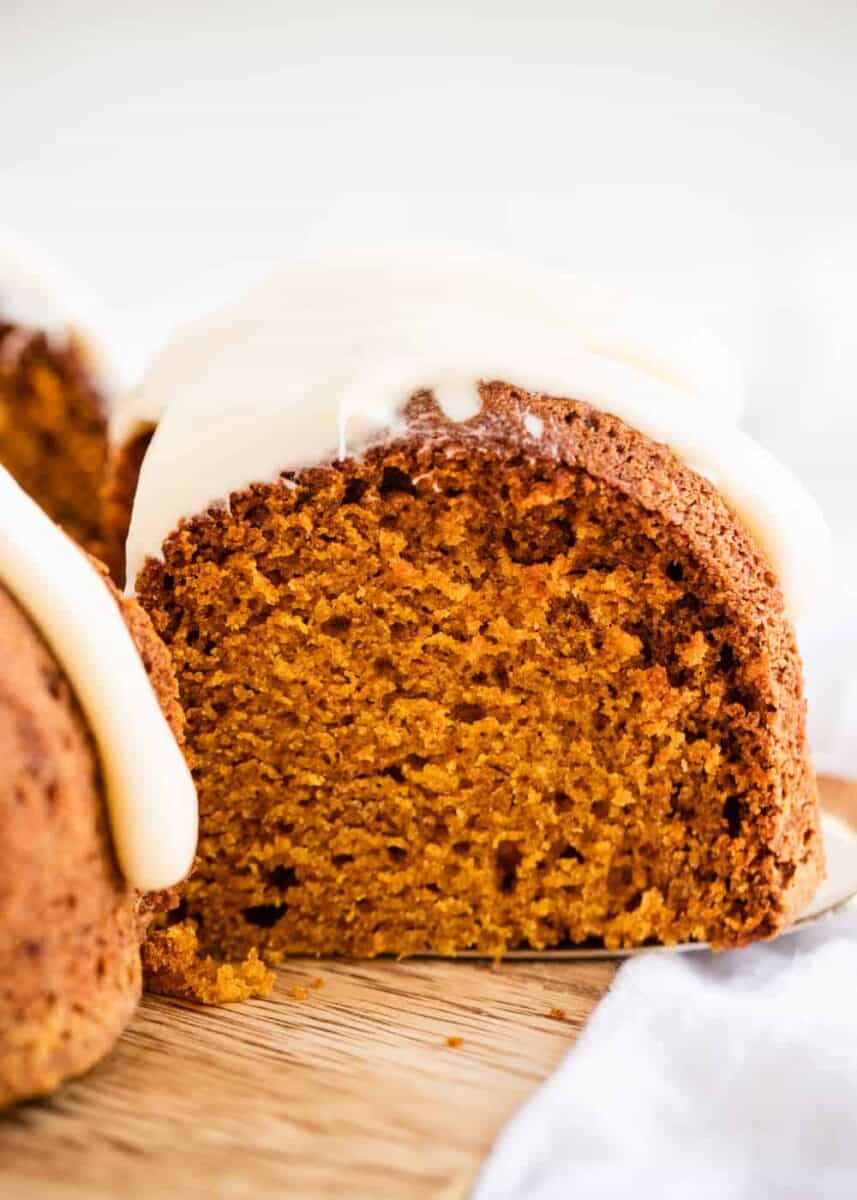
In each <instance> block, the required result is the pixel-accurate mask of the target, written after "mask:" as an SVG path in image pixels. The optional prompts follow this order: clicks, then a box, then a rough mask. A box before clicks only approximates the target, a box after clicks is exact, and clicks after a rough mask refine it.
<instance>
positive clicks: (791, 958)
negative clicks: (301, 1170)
mask: <svg viewBox="0 0 857 1200" xmlns="http://www.w3.org/2000/svg"><path fill="white" fill-rule="evenodd" d="M802 648H803V652H804V658H805V662H806V668H807V676H808V692H809V695H810V704H811V711H812V713H813V720H811V723H810V730H811V737H812V740H813V744H814V745H816V746H818V747H819V750H820V754H819V757H821V758H822V764H821V765H823V766H824V767H826V768H827V769H830V768H835V769H836V770H837V771H838V772H839V773H844V774H849V775H851V776H852V777H857V684H855V682H854V681H855V680H857V632H855V630H854V629H852V628H844V629H839V630H834V631H833V632H832V633H831V632H829V631H825V632H821V633H813V632H812V631H804V632H803V635H802ZM572 1198H574V1200H626V1198H627V1200H650V1198H651V1200H674V1198H675V1200H679V1198H681V1200H687V1198H690V1200H745V1198H746V1200H855V1198H857V913H854V912H848V913H847V914H844V915H841V916H838V917H832V918H830V919H828V920H826V921H823V922H822V923H821V924H819V925H817V926H815V927H813V928H809V929H807V930H805V931H803V932H800V933H792V934H790V935H789V936H787V937H783V938H781V939H779V940H777V941H775V942H771V943H767V944H764V945H759V946H754V947H750V948H747V949H744V950H735V951H731V952H728V953H724V954H720V955H712V954H708V953H705V952H699V953H696V954H653V955H647V956H646V955H644V956H641V957H639V958H636V959H633V960H632V961H630V962H629V963H628V964H626V965H625V966H623V967H622V968H621V970H620V971H619V972H618V974H617V976H616V979H615V981H614V984H613V987H612V988H611V990H610V992H609V993H608V995H607V996H606V997H605V999H604V1000H603V1001H602V1002H601V1004H600V1005H599V1007H598V1009H597V1010H596V1012H595V1013H594V1015H593V1016H592V1018H591V1019H590V1021H589V1024H588V1025H587V1027H586V1029H585V1030H584V1032H583V1034H582V1036H581V1037H580V1039H579V1041H578V1042H577V1044H576V1046H575V1047H574V1048H573V1049H572V1050H571V1051H570V1052H569V1054H568V1055H567V1056H566V1058H565V1060H564V1061H563V1062H562V1064H561V1065H560V1067H559V1069H558V1070H557V1071H556V1073H555V1074H554V1076H553V1077H552V1078H551V1079H550V1080H549V1081H548V1082H547V1084H545V1085H544V1086H543V1087H542V1088H541V1089H540V1090H539V1091H538V1092H537V1093H536V1095H535V1096H534V1097H533V1098H532V1100H531V1101H530V1102H529V1103H528V1104H527V1105H526V1107H525V1108H524V1109H523V1110H522V1111H521V1112H520V1113H519V1114H518V1115H517V1116H516V1117H515V1118H514V1119H513V1120H512V1122H511V1123H510V1124H509V1125H508V1126H507V1128H506V1129H505V1130H504V1131H503V1133H502V1135H501V1136H500V1138H499V1140H498V1142H497V1144H496V1146H495V1148H494V1151H493V1153H492V1156H491V1158H490V1160H489V1161H488V1163H487V1164H486V1166H485V1167H484V1169H483V1171H482V1173H481V1175H480V1177H479V1180H478V1182H477V1185H476V1189H475V1191H474V1193H473V1197H472V1200H572Z"/></svg>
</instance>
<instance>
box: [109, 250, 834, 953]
mask: <svg viewBox="0 0 857 1200" xmlns="http://www.w3.org/2000/svg"><path fill="white" fill-rule="evenodd" d="M531 284H532V280H530V279H529V277H526V276H524V277H522V276H520V275H518V274H517V273H516V272H514V271H510V272H509V273H508V274H507V276H506V277H500V276H498V274H497V272H496V271H494V270H493V268H492V270H484V271H483V270H481V269H480V268H479V265H478V263H474V262H472V261H460V260H454V261H450V260H439V259H434V260H431V261H430V262H427V263H426V262H424V263H422V264H419V263H418V264H414V263H413V262H410V263H406V264H403V265H397V264H395V263H392V264H391V263H390V262H381V263H379V262H376V261H374V260H371V259H369V260H364V261H357V262H355V261H349V262H346V263H342V264H338V265H333V266H324V267H322V266H309V267H303V268H299V269H295V270H293V271H290V272H285V273H283V274H282V275H280V276H279V277H278V278H277V279H275V280H274V281H272V283H270V284H268V285H266V286H265V287H263V288H262V289H260V290H259V291H258V292H257V293H256V294H255V295H254V296H252V297H250V298H249V299H248V300H247V302H246V303H245V304H244V305H243V306H238V307H237V308H236V309H235V310H233V312H232V313H231V314H229V315H228V318H220V319H219V320H218V321H216V322H213V323H212V324H210V325H202V326H200V327H198V329H197V330H196V331H195V333H194V335H193V336H187V335H186V336H184V337H183V338H180V339H179V340H178V341H177V342H176V343H175V345H174V346H173V347H172V348H171V349H170V348H168V349H167V350H166V351H165V353H164V355H163V356H162V358H161V359H160V360H159V361H158V362H157V363H156V364H155V367H154V369H153V371H152V374H151V376H150V380H149V384H148V385H144V388H143V398H144V399H146V398H147V397H146V393H147V387H148V389H149V392H150V394H149V395H148V400H149V402H150V403H151V405H152V408H153V409H157V410H158V411H159V412H160V413H161V414H162V415H161V418H160V421H159V424H158V427H157V431H156V433H155V435H154V438H153V439H152V442H151V445H150V447H149V449H148V452H147V454H146V456H145V458H144V460H143V464H142V470H141V473H140V479H139V485H138V488H137V492H136V498H135V504H134V515H133V520H132V524H131V531H130V537H129V541H128V572H129V573H128V578H129V589H130V590H132V591H134V592H135V593H136V595H137V598H138V600H139V601H140V603H141V604H142V605H143V607H144V608H145V609H146V610H147V612H148V613H149V615H150V616H151V618H152V621H153V623H154V626H155V628H156V629H157V631H158V633H159V634H160V635H161V637H162V638H163V640H164V642H165V644H166V645H167V647H168V649H169V651H170V653H171V655H172V659H173V663H174V667H175V670H176V674H177V678H178V684H179V691H180V696H181V701H182V705H183V707H184V710H185V714H186V721H187V725H186V750H187V755H188V758H189V761H190V764H191V767H192V770H193V773H194V777H195V779H196V781H197V785H198V789H199V802H200V850H199V859H198V864H197V867H196V870H195V871H194V873H193V875H192V876H191V877H190V879H189V880H188V881H187V883H186V884H185V885H184V886H183V889H182V891H183V901H182V903H183V911H184V913H185V915H186V918H187V921H188V922H189V924H190V927H191V928H192V930H193V936H194V937H195V938H196V939H197V941H198V944H199V946H200V947H201V949H202V951H203V952H204V953H208V954H216V955H225V956H228V957H234V958H240V957H242V956H243V955H245V954H247V953H248V952H249V951H251V950H253V949H258V950H259V951H260V952H261V953H262V954H263V956H264V957H266V958H267V959H268V961H270V962H277V961H279V959H281V958H282V957H283V956H284V955H290V954H345V955H358V956H363V955H377V954H394V955H402V954H421V953H434V954H445V955H447V954H448V955H452V954H456V953H459V952H462V951H477V952H479V953H481V954H485V955H492V956H500V955H502V954H504V953H506V952H508V951H509V950H511V949H514V948H534V949H543V948H546V947H552V946H558V945H564V944H569V943H573V944H580V943H590V942H592V941H593V940H594V941H596V942H597V943H598V944H601V945H604V946H607V947H610V948H617V947H627V946H638V945H643V944H647V943H651V942H661V943H675V942H683V941H692V940H698V941H702V940H705V941H710V942H711V943H712V944H713V945H714V946H715V947H726V946H740V945H743V944H745V943H747V942H749V941H752V940H754V939H757V938H765V937H771V936H773V935H775V934H776V933H778V932H779V931H780V930H781V929H783V928H784V927H785V926H786V925H787V924H788V923H789V922H790V921H792V920H793V919H794V917H795V916H796V915H797V913H798V912H799V911H800V909H801V908H802V906H803V905H805V904H806V902H807V901H808V900H809V898H810V897H811V895H812V893H813V892H814V890H815V888H816V886H817V884H818V882H819V880H820V879H821V877H822V875H823V853H822V845H821V837H820V831H819V814H818V805H817V797H816V785H815V779H814V777H813V772H812V769H811V765H810V762H809V758H808V753H807V745H806V737H805V728H804V707H805V706H804V699H803V693H802V683H801V666H800V660H799V657H798V651H797V647H796V644H795V637H794V632H793V629H792V625H791V621H790V609H791V611H796V610H797V609H798V608H799V607H800V606H801V605H802V604H812V603H813V602H814V597H815V595H816V593H815V591H814V589H816V588H821V587H823V578H824V575H825V572H826V571H827V570H828V569H829V562H828V556H829V542H828V535H827V531H826V527H825V525H824V522H823V519H822V518H821V516H820V514H819V512H818V510H817V508H816V507H815V505H814V504H813V502H812V501H811V499H810V498H809V497H808V496H807V495H806V493H805V492H804V491H803V489H802V488H801V487H800V485H798V484H797V482H796V481H795V480H793V479H792V478H791V477H790V476H789V475H788V473H787V472H786V471H785V470H784V469H783V468H781V467H780V466H779V465H778V464H777V463H776V462H775V461H774V460H773V459H772V458H771V457H770V456H769V455H768V454H767V453H766V452H765V451H764V450H762V449H761V448H760V447H758V446H757V445H755V444H754V443H753V442H752V441H751V440H750V439H749V438H747V437H746V436H745V435H743V434H741V433H740V432H738V431H737V429H736V428H735V427H734V424H733V421H732V417H733V415H734V407H735V406H734V404H732V403H731V400H730V399H729V398H728V397H727V398H726V399H725V400H724V402H723V403H722V404H720V405H718V402H717V397H716V396H705V395H703V394H702V392H701V389H700V388H698V387H694V386H690V385H688V383H687V378H686V376H683V375H682V372H681V371H680V370H678V369H677V368H675V369H671V368H670V364H669V362H668V361H667V360H666V358H665V355H664V354H663V353H662V352H660V351H659V352H658V353H655V351H653V352H652V353H651V354H650V355H649V356H648V357H647V356H646V355H645V354H644V349H645V347H644V345H643V344H642V343H643V342H644V341H645V339H644V338H642V337H640V338H638V339H637V340H636V341H635V339H634V337H633V336H631V334H630V333H628V331H627V330H621V329H619V325H620V324H621V323H620V322H617V321H615V320H614V322H613V326H612V327H610V322H609V321H608V320H606V319H601V318H599V320H600V325H599V323H598V322H596V321H594V320H589V319H588V316H587V308H586V304H585V303H584V302H583V300H581V298H580V296H577V300H578V304H577V307H576V308H575V305H574V303H573V301H574V299H575V296H576V293H575V292H574V291H573V289H572V288H571V285H569V284H566V283H564V282H556V283H551V282H550V281H549V280H547V279H546V278H542V277H540V282H539V288H535V287H533V286H531ZM570 289H571V290H570ZM584 296H585V294H584ZM596 325H598V328H596ZM620 334H621V336H620ZM700 377H701V378H703V379H704V378H705V369H704V364H703V367H702V369H701V371H700ZM718 408H719V409H720V410H721V411H718ZM727 409H728V410H729V411H725V410H727Z"/></svg>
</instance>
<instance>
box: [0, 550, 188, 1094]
mask: <svg viewBox="0 0 857 1200" xmlns="http://www.w3.org/2000/svg"><path fill="white" fill-rule="evenodd" d="M97 569H99V570H101V568H100V567H98V568H97ZM105 586H110V585H109V584H108V582H107V580H106V579H105ZM114 595H115V596H116V601H117V603H118V604H120V605H121V608H122V612H123V615H124V618H125V621H126V624H127V625H128V628H129V630H130V633H131V636H132V637H133V639H134V642H135V644H136V646H137V648H138V650H139V652H140V654H141V656H142V658H143V661H144V663H145V665H146V669H147V671H148V673H149V677H150V679H151V682H152V685H153V687H154V688H155V690H156V692H157V694H158V697H159V700H160V702H161V705H162V707H163V710H164V713H165V715H166V716H167V719H168V720H169V723H170V725H171V727H172V729H173V732H174V733H175V734H176V736H177V737H180V735H181V723H182V718H181V710H180V708H179V705H178V699H177V691H176V685H175V677H174V675H173V672H172V667H171V664H170V661H169V657H168V656H167V654H166V652H165V650H164V648H163V646H162V645H161V644H160V642H159V640H158V638H157V637H156V635H155V633H154V631H153V630H152V627H151V623H150V622H149V620H148V618H147V617H146V615H145V614H144V613H143V611H142V610H141V609H140V608H139V606H138V605H137V604H135V603H134V602H132V601H127V600H120V598H119V596H118V593H115V590H114ZM0 753H2V757H3V763H4V771H3V774H2V776H0V844H2V845H3V848H4V854H5V855H6V863H7V867H6V869H5V870H3V871H2V872H0V1108H2V1107H4V1106H6V1105H9V1104H12V1103H14V1102H16V1101H19V1100H22V1099H26V1098H29V1097H33V1096H39V1095H45V1094H47V1093H49V1092H52V1091H53V1090H54V1089H55V1088H56V1087H57V1086H58V1085H59V1084H60V1083H61V1082H62V1081H63V1080H65V1079H68V1078H71V1077H73V1076H76V1075H79V1074H81V1073H83V1072H84V1071H87V1070H88V1069H89V1068H90V1067H92V1066H93V1065H94V1064H95V1063H96V1062H98V1061H99V1060H100V1059H101V1058H102V1057H103V1056H104V1055H105V1054H106V1053H107V1052H108V1050H109V1049H110V1048H111V1047H112V1045H113V1043H114V1042H115V1040H116V1038H117V1037H118V1036H119V1034H120V1033H121V1031H122V1029H123V1028H124V1027H125V1025H126V1024H127V1022H128V1020H129V1018H130V1017H131V1014H132V1013H133V1011H134V1008H135V1006H136V1004H137V1000H138V998H139V995H140V987H141V966H140V942H141V939H142V937H143V936H144V933H145V930H146V927H147V925H148V923H149V920H150V918H151V915H152V913H153V912H154V911H155V910H157V909H158V908H161V907H164V906H165V905H167V904H168V903H170V897H168V896H167V895H165V894H163V895H159V896H150V897H141V896H140V895H138V894H137V893H136V892H135V891H134V890H133V889H132V888H130V887H129V886H128V884H127V883H126V882H125V881H124V880H123V879H122V877H121V875H120V873H119V871H118V869H117V866H116V863H115V859H114V855H113V849H112V844H111V838H110V831H109V826H108V819H107V809H106V805H105V801H104V796H103V790H102V783H101V778H100V770H99V764H98V757H97V754H96V749H95V745H94V742H93V738H92V734H91V731H90V729H89V728H88V726H87V724H86V721H85V719H84V717H83V714H82V713H81V710H80V708H79V706H78V704H77V701H76V699H75V697H74V694H73V692H72V690H71V688H70V686H69V683H68V681H67V679H66V677H65V675H64V673H63V671H62V670H61V668H60V667H59V666H58V664H57V662H56V660H55V658H54V656H53V654H52V653H51V651H50V649H49V648H48V646H47V645H46V644H45V642H44V640H43V638H42V636H41V634H40V633H39V632H38V630H37V629H36V628H35V627H34V626H33V624H32V622H31V621H30V620H29V618H28V617H27V616H26V614H25V613H24V612H23V610H22V609H21V607H20V605H19V604H18V603H17V601H16V600H15V599H14V598H13V597H12V596H11V595H10V593H9V592H8V591H7V590H6V589H5V588H4V587H2V586H0Z"/></svg>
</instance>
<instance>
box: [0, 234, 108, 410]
mask: <svg viewBox="0 0 857 1200" xmlns="http://www.w3.org/2000/svg"><path fill="white" fill-rule="evenodd" d="M3 320H6V321H12V322H14V323H15V324H20V325H22V326H24V327H26V328H27V329H33V330H38V331H40V332H43V333H45V334H46V335H47V336H48V338H50V339H51V340H52V341H54V342H57V343H60V344H65V342H66V341H67V340H68V338H69V336H70V335H72V334H73V335H74V336H75V337H76V339H77V341H78V342H79V344H80V345H81V346H82V347H83V349H84V351H85V353H86V355H87V361H88V366H89V369H90V370H91V371H92V374H93V378H94V379H95V381H96V384H97V385H98V386H99V388H100V389H101V391H102V392H103V393H104V395H105V396H106V397H108V398H112V397H113V396H115V395H117V394H119V393H121V392H122V391H124V389H125V388H126V387H127V386H128V375H129V372H128V369H127V367H126V366H125V364H123V363H122V362H121V361H120V359H119V356H118V352H117V348H118V347H119V346H120V345H121V339H120V337H119V336H118V332H117V328H116V326H115V324H114V322H113V321H112V320H111V318H110V316H109V315H108V314H107V313H106V312H105V310H104V309H103V307H102V306H101V304H100V303H99V302H98V300H97V299H96V298H95V296H94V295H93V294H92V293H91V292H90V291H88V290H87V289H86V288H85V287H84V286H83V285H82V284H81V283H80V282H78V281H77V280H74V279H71V278H70V277H69V276H68V275H66V274H65V272H63V271H62V270H61V269H60V268H59V267H58V266H57V265H56V263H54V262H52V261H51V260H50V259H49V258H47V257H46V256H45V254H44V253H43V252H42V251H41V250H39V249H38V248H37V247H35V246H32V245H30V244H29V242H27V241H26V240H25V239H24V238H22V237H21V236H20V235H19V234H17V233H12V232H11V231H9V230H5V229H0V321H3Z"/></svg>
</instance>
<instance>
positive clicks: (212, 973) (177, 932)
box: [143, 921, 274, 1004]
mask: <svg viewBox="0 0 857 1200" xmlns="http://www.w3.org/2000/svg"><path fill="white" fill-rule="evenodd" d="M143 966H144V969H145V978H146V987H147V988H148V990H149V991H151V992H159V993H162V994H163V995H166V996H178V997H180V998H181V999H184V1000H196V1001H197V1002H198V1003H200V1004H233V1003H235V1002H236V1001H238V1000H249V999H250V998H251V997H252V996H268V995H270V993H271V990H272V988H273V986H274V976H273V973H272V972H271V971H269V970H268V969H267V968H266V967H265V965H264V963H263V962H261V960H260V959H259V956H258V955H257V953H256V951H255V950H250V951H248V953H247V956H246V957H245V959H244V960H243V962H238V963H232V962H220V961H218V960H217V959H215V958H213V957H212V956H211V955H203V954H200V951H199V939H198V937H197V931H196V929H195V927H194V925H193V922H191V921H180V922H178V923H177V924H175V925H170V926H169V927H167V928H165V929H156V930H155V931H154V932H153V933H151V934H150V935H149V938H148V940H147V941H146V943H145V945H144V947H143Z"/></svg>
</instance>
